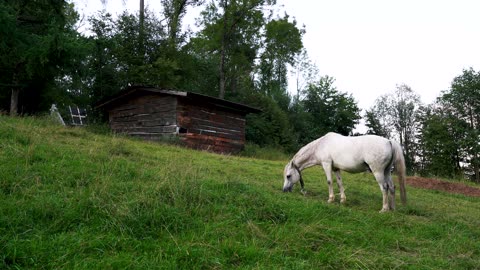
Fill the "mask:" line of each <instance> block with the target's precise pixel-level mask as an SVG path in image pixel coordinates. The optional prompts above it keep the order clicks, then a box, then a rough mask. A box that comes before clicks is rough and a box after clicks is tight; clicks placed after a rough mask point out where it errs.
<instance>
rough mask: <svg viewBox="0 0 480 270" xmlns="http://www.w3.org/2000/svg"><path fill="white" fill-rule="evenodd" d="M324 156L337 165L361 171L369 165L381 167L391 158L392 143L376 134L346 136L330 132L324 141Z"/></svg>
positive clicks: (339, 167) (344, 168)
mask: <svg viewBox="0 0 480 270" xmlns="http://www.w3.org/2000/svg"><path fill="white" fill-rule="evenodd" d="M322 148H323V149H324V151H325V152H324V154H323V155H324V156H323V158H322V159H327V160H328V159H331V161H332V162H333V163H334V165H335V167H337V168H338V169H341V170H345V171H350V172H359V171H364V170H365V169H366V167H365V164H367V165H368V166H374V167H381V166H385V165H384V164H385V163H388V162H390V160H391V144H390V141H389V140H388V139H385V138H383V137H380V136H376V135H364V136H357V137H346V136H342V135H340V134H336V133H328V134H327V135H325V136H324V140H323V141H322Z"/></svg>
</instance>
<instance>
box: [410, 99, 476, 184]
mask: <svg viewBox="0 0 480 270" xmlns="http://www.w3.org/2000/svg"><path fill="white" fill-rule="evenodd" d="M420 119H421V120H420V123H421V130H420V134H419V159H420V161H421V164H420V165H421V166H420V169H421V170H420V172H421V173H422V174H423V175H428V176H442V177H450V178H453V177H457V176H459V175H461V173H462V166H461V163H462V162H463V161H464V160H465V151H464V148H463V147H462V141H464V139H465V136H466V133H465V131H466V127H467V126H466V123H465V122H464V121H461V120H460V119H458V118H456V117H454V116H453V115H452V114H450V112H449V110H448V108H447V107H445V106H444V104H442V102H441V100H439V101H437V103H436V104H434V105H431V106H429V107H427V108H424V109H423V110H422V112H421V116H420Z"/></svg>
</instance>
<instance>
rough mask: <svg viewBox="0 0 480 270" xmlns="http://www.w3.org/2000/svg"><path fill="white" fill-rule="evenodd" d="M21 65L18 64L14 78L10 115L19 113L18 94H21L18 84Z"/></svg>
mask: <svg viewBox="0 0 480 270" xmlns="http://www.w3.org/2000/svg"><path fill="white" fill-rule="evenodd" d="M19 67H20V65H19V64H17V65H16V67H15V71H14V73H13V78H12V84H13V86H12V95H11V97H10V116H16V115H17V114H18V96H19V95H20V86H19V85H18V79H17V70H18V69H19Z"/></svg>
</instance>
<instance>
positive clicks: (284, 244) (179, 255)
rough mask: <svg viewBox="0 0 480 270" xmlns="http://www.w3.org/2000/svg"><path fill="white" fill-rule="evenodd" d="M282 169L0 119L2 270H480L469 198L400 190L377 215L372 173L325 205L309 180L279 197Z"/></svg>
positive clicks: (475, 211) (479, 229) (349, 182)
mask: <svg viewBox="0 0 480 270" xmlns="http://www.w3.org/2000/svg"><path fill="white" fill-rule="evenodd" d="M286 162H287V160H284V161H278V162H277V161H266V160H258V159H249V158H240V157H234V156H222V155H215V154H209V153H205V152H197V151H192V150H187V149H183V148H179V147H174V146H167V145H161V144H155V143H145V142H141V141H137V140H131V139H127V138H123V137H117V136H110V135H99V134H95V133H92V132H89V131H87V130H84V129H78V128H64V127H59V126H54V125H51V124H50V123H49V122H48V121H46V120H38V119H32V118H22V119H11V118H8V117H4V116H0V268H6V269H24V268H44V269H52V268H55V269H58V268H66V269H125V268H128V269H157V268H158V269H231V268H241V269H343V268H349V269H357V268H358V269H389V268H400V269H455V268H457V269H469V268H470V269H473V268H477V269H478V267H479V265H480V239H479V238H480V219H479V217H480V199H479V198H470V197H465V196H462V195H452V194H447V193H441V192H436V191H428V190H420V189H414V188H411V187H409V188H408V189H407V192H408V196H409V204H408V206H406V207H403V206H398V209H397V211H396V212H393V213H386V214H379V213H378V210H380V208H381V200H382V199H381V193H380V191H379V188H378V185H377V184H376V183H375V181H374V180H373V177H372V176H371V175H369V174H357V175H348V174H347V175H345V176H344V178H345V180H344V184H345V186H346V194H347V200H348V202H347V204H346V205H340V204H339V203H338V202H337V203H334V204H327V203H326V200H327V197H328V191H327V185H326V181H325V180H324V179H325V178H324V175H323V173H322V172H321V171H320V170H319V169H309V170H306V171H305V175H304V178H305V184H306V189H307V191H308V192H309V193H308V195H307V196H303V195H301V194H300V192H299V191H298V187H297V189H296V190H295V191H294V192H292V193H290V194H284V193H282V192H281V187H282V170H283V166H284V164H285V163H286ZM397 196H398V195H397ZM337 197H339V196H338V195H337ZM337 199H339V198H337Z"/></svg>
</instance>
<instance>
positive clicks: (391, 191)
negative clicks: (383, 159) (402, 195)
mask: <svg viewBox="0 0 480 270" xmlns="http://www.w3.org/2000/svg"><path fill="white" fill-rule="evenodd" d="M385 184H386V189H387V192H388V203H389V204H388V207H389V209H390V210H395V184H394V183H393V181H392V173H391V172H390V168H387V169H386V170H385Z"/></svg>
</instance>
